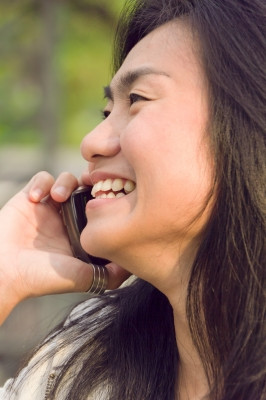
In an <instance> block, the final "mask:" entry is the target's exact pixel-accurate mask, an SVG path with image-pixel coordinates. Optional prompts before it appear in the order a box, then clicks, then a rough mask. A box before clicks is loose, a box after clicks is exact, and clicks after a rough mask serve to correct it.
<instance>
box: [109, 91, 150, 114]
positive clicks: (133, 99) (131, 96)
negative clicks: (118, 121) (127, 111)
mask: <svg viewBox="0 0 266 400" xmlns="http://www.w3.org/2000/svg"><path fill="white" fill-rule="evenodd" d="M128 100H129V104H130V106H132V105H133V104H134V103H136V102H137V101H141V100H146V101H147V100H148V99H147V98H146V97H143V96H141V95H140V94H137V93H130V94H129V96H128ZM110 114H111V111H108V110H103V111H102V118H103V119H106V118H107V117H108V116H109V115H110Z"/></svg>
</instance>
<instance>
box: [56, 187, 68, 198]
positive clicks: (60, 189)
mask: <svg viewBox="0 0 266 400" xmlns="http://www.w3.org/2000/svg"><path fill="white" fill-rule="evenodd" d="M53 192H54V193H56V194H59V196H61V197H66V196H67V191H66V188H65V187H64V186H57V187H55V188H54V189H53Z"/></svg>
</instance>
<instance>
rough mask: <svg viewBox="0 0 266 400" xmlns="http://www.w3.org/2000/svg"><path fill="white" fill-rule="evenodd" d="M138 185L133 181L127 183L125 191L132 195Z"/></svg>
mask: <svg viewBox="0 0 266 400" xmlns="http://www.w3.org/2000/svg"><path fill="white" fill-rule="evenodd" d="M135 187H136V185H135V183H134V182H132V181H126V183H125V185H124V190H125V192H126V193H130V192H132V191H133V190H134V189H135Z"/></svg>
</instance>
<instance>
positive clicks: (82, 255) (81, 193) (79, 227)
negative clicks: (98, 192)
mask: <svg viewBox="0 0 266 400" xmlns="http://www.w3.org/2000/svg"><path fill="white" fill-rule="evenodd" d="M91 199H92V195H91V188H90V187H83V186H82V187H79V188H78V189H76V190H75V191H74V192H73V193H72V194H71V196H70V197H69V199H68V200H67V201H66V202H64V203H62V205H61V210H62V216H63V221H64V224H65V226H66V230H67V233H68V237H69V241H70V245H71V248H72V251H73V254H74V256H75V257H76V258H79V259H80V260H82V261H85V262H87V263H93V264H97V265H105V264H107V263H108V260H105V259H104V258H99V257H94V256H92V255H90V254H88V253H86V252H85V250H83V248H82V247H81V244H80V234H81V232H82V231H83V229H84V228H85V226H86V224H87V217H86V213H85V207H86V204H87V202H88V201H89V200H91Z"/></svg>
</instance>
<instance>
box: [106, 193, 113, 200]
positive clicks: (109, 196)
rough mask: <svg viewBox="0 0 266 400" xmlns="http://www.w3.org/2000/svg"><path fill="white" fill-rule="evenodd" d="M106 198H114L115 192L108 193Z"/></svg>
mask: <svg viewBox="0 0 266 400" xmlns="http://www.w3.org/2000/svg"><path fill="white" fill-rule="evenodd" d="M106 198H107V199H114V198H115V194H114V192H110V193H108V194H107V195H106Z"/></svg>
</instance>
